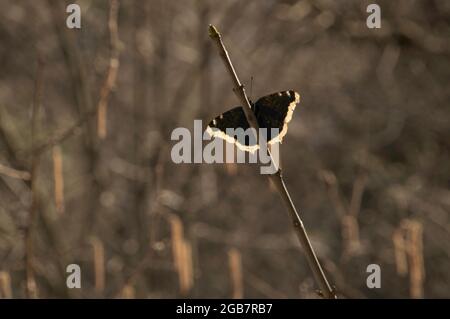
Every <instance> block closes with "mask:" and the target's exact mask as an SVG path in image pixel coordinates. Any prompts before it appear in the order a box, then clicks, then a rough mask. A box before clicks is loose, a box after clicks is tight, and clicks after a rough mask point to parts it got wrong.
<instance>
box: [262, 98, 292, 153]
mask: <svg viewBox="0 0 450 319" xmlns="http://www.w3.org/2000/svg"><path fill="white" fill-rule="evenodd" d="M299 101H300V95H299V94H298V93H297V92H295V91H292V90H291V91H283V92H278V93H273V94H270V95H267V96H264V97H262V98H260V99H259V100H258V101H256V103H255V105H254V112H255V116H256V119H257V120H258V124H259V127H260V128H265V129H267V134H268V137H267V141H268V142H269V143H270V144H273V143H276V142H281V141H282V139H283V137H284V136H285V135H286V133H287V129H288V123H289V122H290V121H291V119H292V113H293V112H294V109H295V106H296V105H297V103H298V102H299ZM271 128H277V129H278V133H277V135H275V136H272V134H271Z"/></svg>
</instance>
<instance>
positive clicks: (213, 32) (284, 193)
mask: <svg viewBox="0 0 450 319" xmlns="http://www.w3.org/2000/svg"><path fill="white" fill-rule="evenodd" d="M209 36H210V37H211V39H212V40H214V42H215V43H216V45H217V47H218V49H219V53H220V56H221V58H222V60H223V62H224V64H225V67H226V68H227V70H228V72H229V73H230V75H231V78H232V80H233V83H234V89H233V91H234V92H235V94H236V95H237V97H238V98H239V99H240V101H241V103H242V104H243V105H244V107H243V110H244V113H245V116H246V118H247V121H248V123H249V125H250V127H251V128H252V129H254V130H256V131H257V132H258V131H259V125H258V122H257V120H256V116H255V114H254V113H253V112H252V110H251V105H250V102H249V100H248V97H247V94H246V93H245V89H244V85H242V84H241V82H240V81H239V78H238V76H237V74H236V71H235V69H234V67H233V64H232V63H231V60H230V57H229V55H228V52H227V50H226V49H225V46H224V44H223V42H222V38H221V36H220V34H219V32H218V31H217V29H216V28H215V27H214V26H213V25H210V26H209ZM259 143H260V144H262V143H265V141H261V140H260V141H259ZM267 152H268V155H269V156H270V162H271V164H272V165H274V168H275V169H276V173H275V174H271V175H268V177H269V178H270V180H271V181H272V182H273V184H274V185H275V187H276V189H277V190H278V193H279V194H280V196H281V198H282V199H283V202H284V204H285V205H286V207H287V209H288V212H289V215H290V217H291V219H292V223H293V225H294V228H295V231H296V233H297V236H298V238H299V241H300V244H301V245H302V247H303V250H304V253H305V255H306V259H307V261H308V264H309V267H310V268H311V270H312V272H313V275H314V278H315V280H316V282H317V284H318V286H319V288H320V289H321V294H322V295H323V296H324V297H326V298H330V299H334V298H336V294H335V293H334V290H333V289H332V288H331V286H330V284H329V283H328V280H327V278H326V277H325V274H324V272H323V270H322V267H321V266H320V263H319V260H318V259H317V256H316V254H315V253H314V250H313V248H312V246H311V242H310V240H309V237H308V234H307V233H306V229H305V227H304V226H303V222H302V220H301V218H300V216H299V214H298V212H297V210H296V208H295V206H294V203H293V202H292V199H291V197H290V196H289V192H288V190H287V188H286V185H285V183H284V180H283V176H282V174H281V169H280V168H279V166H278V163H275V161H274V160H273V157H272V155H271V153H270V151H269V150H267Z"/></svg>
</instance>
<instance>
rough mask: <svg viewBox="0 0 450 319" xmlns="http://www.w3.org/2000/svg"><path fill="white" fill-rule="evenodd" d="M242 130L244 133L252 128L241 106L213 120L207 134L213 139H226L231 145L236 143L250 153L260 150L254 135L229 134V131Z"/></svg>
mask: <svg viewBox="0 0 450 319" xmlns="http://www.w3.org/2000/svg"><path fill="white" fill-rule="evenodd" d="M238 128H242V129H243V130H244V131H245V130H247V129H248V128H250V126H249V125H248V122H247V118H246V117H245V113H244V110H243V109H242V107H241V106H238V107H235V108H233V109H231V110H229V111H227V112H225V113H223V114H221V115H219V116H218V117H216V118H215V119H214V120H212V121H211V122H210V123H209V124H208V127H207V128H206V130H207V132H208V133H209V134H210V135H211V136H212V137H219V138H222V139H224V140H225V141H227V142H229V143H234V144H236V146H237V147H238V148H239V149H241V150H243V151H248V152H252V153H253V152H255V151H256V150H258V148H259V146H258V144H257V143H256V140H255V138H254V136H253V135H251V134H250V135H251V136H247V137H246V136H243V135H240V136H238V135H237V134H231V135H230V134H227V129H234V130H236V129H238Z"/></svg>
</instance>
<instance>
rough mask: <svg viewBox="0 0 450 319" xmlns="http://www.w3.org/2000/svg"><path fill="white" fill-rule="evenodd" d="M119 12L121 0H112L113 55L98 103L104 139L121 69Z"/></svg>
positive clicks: (101, 135) (99, 128)
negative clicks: (110, 100)
mask: <svg viewBox="0 0 450 319" xmlns="http://www.w3.org/2000/svg"><path fill="white" fill-rule="evenodd" d="M118 12H119V2H118V1H117V0H110V9H109V20H108V27H109V33H110V44H111V57H110V59H109V68H108V72H107V75H106V79H105V82H104V83H103V86H102V89H101V91H100V100H99V102H98V105H97V134H98V137H99V138H101V139H104V138H105V137H106V134H107V127H106V116H107V109H108V99H109V96H110V93H111V91H112V90H113V89H114V86H115V85H116V80H117V72H118V70H119V64H120V62H119V55H120V48H121V43H120V40H119V32H118V24H117V17H118Z"/></svg>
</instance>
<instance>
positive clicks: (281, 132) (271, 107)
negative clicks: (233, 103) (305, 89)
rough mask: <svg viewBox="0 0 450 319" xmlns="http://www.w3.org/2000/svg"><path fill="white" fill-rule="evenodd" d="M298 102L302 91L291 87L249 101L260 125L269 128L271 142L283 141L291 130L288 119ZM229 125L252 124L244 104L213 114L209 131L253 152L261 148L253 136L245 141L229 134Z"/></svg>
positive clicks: (269, 140)
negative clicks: (216, 114) (254, 100)
mask: <svg viewBox="0 0 450 319" xmlns="http://www.w3.org/2000/svg"><path fill="white" fill-rule="evenodd" d="M299 102H300V95H299V94H298V93H297V92H295V91H292V90H289V91H282V92H278V93H273V94H269V95H266V96H263V97H262V98H260V99H258V100H257V101H256V102H255V103H252V102H250V105H251V108H252V111H253V112H254V114H255V116H256V119H257V121H258V124H259V127H260V128H265V129H267V132H266V136H265V137H266V141H267V143H268V144H269V145H271V144H274V143H278V142H279V143H281V142H282V140H283V137H284V136H285V135H286V133H287V130H288V123H289V122H290V121H291V119H292V113H293V112H294V109H295V107H296V106H297V104H298V103H299ZM227 128H229V129H237V128H242V129H243V130H247V129H248V128H250V125H249V124H248V122H247V118H246V116H245V113H244V109H243V108H242V106H237V107H234V108H232V109H231V110H229V111H227V112H225V113H223V114H221V115H219V116H218V117H216V118H214V119H213V120H212V121H211V122H210V123H209V124H208V127H207V128H206V131H207V132H208V133H209V135H211V136H212V137H219V138H222V139H224V140H225V141H227V142H229V143H234V144H236V146H237V147H238V148H239V149H240V150H243V151H247V152H251V153H253V152H255V151H256V150H258V149H259V145H258V144H257V143H256V141H255V139H254V138H253V139H251V138H250V139H246V140H245V141H242V140H239V139H238V138H237V135H236V134H234V136H231V135H228V134H227ZM273 128H275V129H278V130H277V134H276V135H275V134H274V136H272V134H273V132H272V131H271V129H273ZM242 143H243V144H242Z"/></svg>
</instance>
